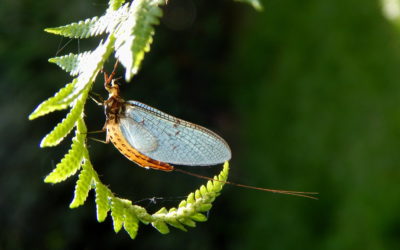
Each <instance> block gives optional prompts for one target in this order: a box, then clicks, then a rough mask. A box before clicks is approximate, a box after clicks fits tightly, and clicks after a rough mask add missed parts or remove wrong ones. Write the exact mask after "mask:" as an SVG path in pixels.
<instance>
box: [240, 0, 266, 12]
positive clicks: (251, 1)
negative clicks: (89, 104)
mask: <svg viewBox="0 0 400 250" xmlns="http://www.w3.org/2000/svg"><path fill="white" fill-rule="evenodd" d="M235 1H236V2H243V3H247V4H250V5H251V6H253V8H254V9H256V10H258V11H262V10H263V6H262V4H261V2H260V1H259V0H235Z"/></svg>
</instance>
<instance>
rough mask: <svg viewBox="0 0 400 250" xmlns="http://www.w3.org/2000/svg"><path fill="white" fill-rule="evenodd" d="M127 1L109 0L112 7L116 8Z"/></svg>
mask: <svg viewBox="0 0 400 250" xmlns="http://www.w3.org/2000/svg"><path fill="white" fill-rule="evenodd" d="M125 2H126V0H110V1H109V2H108V6H109V8H110V9H112V10H116V9H118V8H119V7H121V5H123V4H124V3H125Z"/></svg>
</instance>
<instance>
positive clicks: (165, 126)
mask: <svg viewBox="0 0 400 250" xmlns="http://www.w3.org/2000/svg"><path fill="white" fill-rule="evenodd" d="M117 64H118V61H117V63H116V64H115V66H114V70H113V72H112V73H111V74H110V75H108V74H107V73H105V72H104V87H105V89H106V90H107V92H108V93H109V97H108V99H107V100H105V101H104V102H102V103H101V104H102V105H103V106H104V111H105V115H106V123H105V125H104V127H103V130H104V131H106V133H107V134H106V143H108V142H110V141H111V142H112V143H113V144H114V146H115V147H116V148H117V149H118V150H119V151H120V152H121V153H122V154H123V155H124V156H125V157H126V158H128V159H129V160H131V161H133V162H135V163H136V164H138V165H139V166H141V167H144V168H152V169H157V170H163V171H177V172H181V173H185V174H188V175H192V176H196V177H199V178H203V179H208V180H214V179H213V178H210V177H206V176H201V175H198V174H194V173H191V172H188V171H185V170H182V169H179V168H175V167H174V166H173V165H175V164H176V165H186V166H211V165H217V164H221V163H224V162H225V161H229V160H230V159H231V150H230V148H229V146H228V144H227V143H226V142H225V140H224V139H222V138H221V137H220V136H219V135H217V134H216V133H214V132H212V131H211V130H209V129H206V128H204V127H202V126H199V125H196V124H193V123H190V122H187V121H184V120H181V119H179V118H176V117H173V116H171V115H168V114H166V113H164V112H161V111H159V110H157V109H155V108H153V107H150V106H147V105H146V104H143V103H141V102H138V101H125V100H124V99H123V98H122V97H121V96H120V90H119V86H118V84H117V83H116V80H115V79H114V76H115V72H116V67H117ZM99 104H100V103H99ZM216 181H218V180H216ZM224 183H228V184H231V185H235V186H240V187H245V188H250V189H257V190H262V191H268V192H274V193H282V194H289V195H296V196H303V197H307V198H313V199H315V197H312V196H310V194H315V193H311V192H298V191H287V190H274V189H265V188H258V187H253V186H248V185H242V184H237V183H232V182H228V181H226V182H224Z"/></svg>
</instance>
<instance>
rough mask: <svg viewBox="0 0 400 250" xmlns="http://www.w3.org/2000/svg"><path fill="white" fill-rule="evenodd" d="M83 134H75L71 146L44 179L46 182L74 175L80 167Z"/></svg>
mask: <svg viewBox="0 0 400 250" xmlns="http://www.w3.org/2000/svg"><path fill="white" fill-rule="evenodd" d="M83 140H84V139H83V135H81V134H78V133H77V134H76V136H75V137H74V138H73V139H72V146H71V149H70V150H69V151H68V153H67V154H66V155H65V156H64V158H63V159H62V160H61V162H60V163H58V164H57V166H56V168H55V169H54V170H53V171H52V172H51V173H50V174H49V175H47V176H46V178H45V179H44V181H45V182H47V183H58V182H61V181H64V180H65V179H67V178H68V177H70V176H72V175H74V174H75V173H76V172H77V171H78V170H79V168H80V167H81V163H82V157H83V153H82V152H83V148H84V145H83Z"/></svg>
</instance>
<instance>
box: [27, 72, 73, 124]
mask: <svg viewBox="0 0 400 250" xmlns="http://www.w3.org/2000/svg"><path fill="white" fill-rule="evenodd" d="M76 82H77V79H74V80H73V81H72V82H71V83H68V84H67V85H65V87H64V88H62V89H60V91H58V92H57V93H56V94H55V95H54V96H53V97H50V98H49V99H47V100H46V101H44V102H42V103H41V104H40V105H39V106H38V107H37V108H36V109H35V110H34V111H33V112H32V114H30V115H29V120H33V119H36V118H38V117H40V116H43V115H47V114H48V113H51V112H53V111H56V110H63V109H66V108H68V106H69V105H70V104H71V102H72V101H73V100H74V99H73V96H72V93H73V90H74V87H75V84H76Z"/></svg>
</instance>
